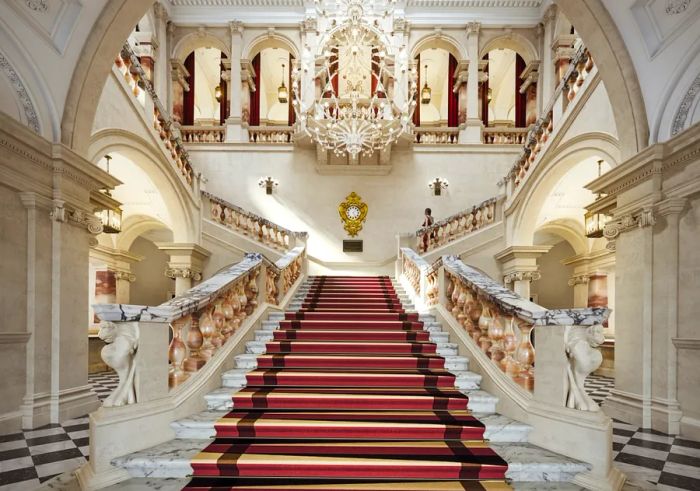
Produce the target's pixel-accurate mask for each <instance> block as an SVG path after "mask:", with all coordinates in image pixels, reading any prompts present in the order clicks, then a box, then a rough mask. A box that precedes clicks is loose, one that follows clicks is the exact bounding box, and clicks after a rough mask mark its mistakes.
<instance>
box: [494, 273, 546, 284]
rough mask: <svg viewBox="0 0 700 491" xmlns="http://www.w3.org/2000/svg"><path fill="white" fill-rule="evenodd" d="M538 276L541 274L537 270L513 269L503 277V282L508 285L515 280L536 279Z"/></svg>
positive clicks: (540, 276)
mask: <svg viewBox="0 0 700 491" xmlns="http://www.w3.org/2000/svg"><path fill="white" fill-rule="evenodd" d="M540 278H542V275H541V274H540V272H539V271H513V272H512V273H508V274H507V275H505V276H504V277H503V282H504V283H505V284H506V285H509V284H511V283H515V282H516V281H537V280H539V279H540Z"/></svg>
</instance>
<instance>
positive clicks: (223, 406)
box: [204, 387, 241, 411]
mask: <svg viewBox="0 0 700 491" xmlns="http://www.w3.org/2000/svg"><path fill="white" fill-rule="evenodd" d="M240 389H241V388H240V387H221V388H220V389H216V390H214V391H212V392H209V393H208V394H206V395H205V396H204V399H205V400H206V401H207V408H208V409H209V410H211V411H230V410H231V408H233V394H235V393H236V392H238V391H239V390H240Z"/></svg>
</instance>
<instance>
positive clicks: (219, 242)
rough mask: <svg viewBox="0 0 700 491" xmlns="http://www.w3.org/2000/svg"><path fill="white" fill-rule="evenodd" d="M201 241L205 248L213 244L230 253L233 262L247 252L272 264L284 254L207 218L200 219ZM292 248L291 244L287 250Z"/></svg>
mask: <svg viewBox="0 0 700 491" xmlns="http://www.w3.org/2000/svg"><path fill="white" fill-rule="evenodd" d="M202 239H203V242H204V244H203V245H204V247H205V248H207V249H208V248H209V247H208V246H207V243H211V244H214V245H216V246H217V247H218V248H219V249H223V250H224V251H226V252H228V253H230V254H231V257H232V258H233V260H234V261H235V260H240V258H241V257H243V256H244V255H245V254H246V253H248V252H257V253H259V254H262V255H263V256H265V257H266V258H268V259H269V260H270V261H272V262H273V263H274V262H275V261H277V260H278V259H280V258H281V257H282V256H283V255H284V254H285V252H286V251H283V250H281V249H277V248H274V247H271V246H269V245H267V244H264V243H262V242H260V241H258V240H256V239H254V238H252V237H251V236H249V235H244V234H242V233H240V232H238V231H236V230H233V229H231V228H228V227H226V226H224V225H222V224H220V223H216V222H214V221H213V220H209V219H207V218H202ZM293 247H294V245H293V244H291V245H290V246H289V249H290V250H291V249H292V248H293ZM223 262H224V263H225V264H231V261H229V260H228V258H226V259H225V260H224V261H223Z"/></svg>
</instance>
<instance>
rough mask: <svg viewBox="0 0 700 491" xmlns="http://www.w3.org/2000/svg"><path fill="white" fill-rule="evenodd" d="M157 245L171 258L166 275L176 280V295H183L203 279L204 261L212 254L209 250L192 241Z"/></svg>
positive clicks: (159, 243)
mask: <svg viewBox="0 0 700 491" xmlns="http://www.w3.org/2000/svg"><path fill="white" fill-rule="evenodd" d="M156 247H158V249H160V250H161V251H163V252H165V253H166V254H167V255H168V257H169V258H170V260H169V261H168V268H167V269H166V270H165V275H166V276H167V277H169V278H173V279H174V280H175V295H178V296H179V295H182V294H183V293H185V292H186V291H187V290H189V289H190V288H192V287H193V286H194V285H195V284H196V283H198V282H199V281H201V280H202V270H203V269H204V261H205V260H206V259H207V258H208V257H209V256H210V255H211V253H210V252H209V251H207V250H206V249H204V248H203V247H201V246H199V245H197V244H192V243H165V242H158V243H156Z"/></svg>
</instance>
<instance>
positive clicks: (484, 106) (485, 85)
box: [481, 54, 489, 127]
mask: <svg viewBox="0 0 700 491" xmlns="http://www.w3.org/2000/svg"><path fill="white" fill-rule="evenodd" d="M483 59H484V60H488V59H489V55H488V54H486V55H484V58H483ZM484 73H485V74H486V80H485V81H484V82H482V84H481V122H482V123H484V126H485V127H486V126H488V125H489V79H488V74H489V66H488V64H487V65H486V68H484Z"/></svg>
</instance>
